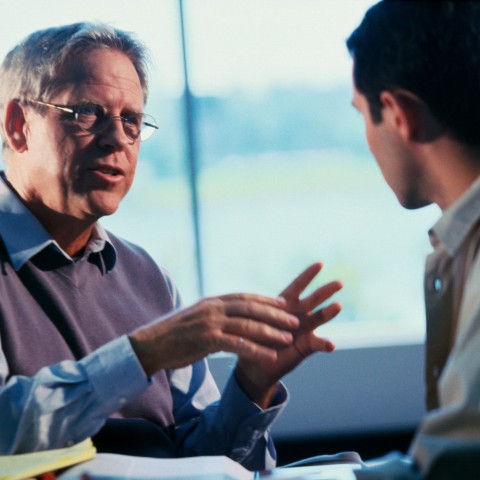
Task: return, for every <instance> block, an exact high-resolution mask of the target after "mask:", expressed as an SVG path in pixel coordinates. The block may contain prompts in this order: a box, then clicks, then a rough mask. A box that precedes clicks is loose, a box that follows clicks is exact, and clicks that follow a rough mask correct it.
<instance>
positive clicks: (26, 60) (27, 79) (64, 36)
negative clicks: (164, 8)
mask: <svg viewBox="0 0 480 480" xmlns="http://www.w3.org/2000/svg"><path fill="white" fill-rule="evenodd" d="M97 48H105V49H110V50H115V51H119V52H122V53H123V54H125V55H126V56H127V57H128V58H129V59H130V60H131V62H132V64H133V66H134V67H135V69H136V71H137V73H138V76H139V78H140V84H141V86H142V90H143V97H144V102H146V101H147V96H148V52H147V50H146V47H145V46H144V45H143V44H142V43H141V42H140V41H139V40H138V39H136V38H135V37H134V35H133V34H131V33H129V32H125V31H123V30H120V29H117V28H114V27H112V26H110V25H107V24H104V23H93V22H81V23H74V24H71V25H64V26H60V27H52V28H47V29H45V30H39V31H37V32H34V33H32V34H30V35H29V36H28V37H26V38H25V39H24V40H23V41H22V42H20V43H19V44H18V45H17V46H15V47H14V48H13V49H12V50H11V51H10V52H9V53H8V54H7V56H6V57H5V59H4V61H3V63H2V65H1V66H0V132H1V135H2V139H3V143H4V147H5V145H6V142H5V136H4V129H3V127H4V125H3V122H4V118H5V107H6V105H7V104H8V102H9V101H10V100H12V99H16V100H19V101H21V102H23V101H25V100H26V99H29V98H33V99H35V100H42V101H49V99H50V97H51V96H52V95H53V94H54V93H55V92H57V91H58V90H59V89H61V87H62V84H64V82H65V80H66V78H67V75H68V73H69V68H70V67H71V66H72V65H73V64H74V63H75V62H76V61H77V60H78V58H79V56H81V55H85V54H86V53H88V51H89V50H93V49H97Z"/></svg>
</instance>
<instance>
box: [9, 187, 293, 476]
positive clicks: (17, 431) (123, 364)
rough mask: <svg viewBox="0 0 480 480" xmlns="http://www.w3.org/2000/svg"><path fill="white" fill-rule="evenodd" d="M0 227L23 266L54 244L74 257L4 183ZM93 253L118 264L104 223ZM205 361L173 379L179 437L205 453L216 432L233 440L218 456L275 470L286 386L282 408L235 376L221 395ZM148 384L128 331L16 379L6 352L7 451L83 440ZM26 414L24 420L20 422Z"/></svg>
mask: <svg viewBox="0 0 480 480" xmlns="http://www.w3.org/2000/svg"><path fill="white" fill-rule="evenodd" d="M13 214H14V215H13ZM0 225H1V236H2V239H3V241H4V244H5V247H6V249H7V252H8V255H9V257H10V259H11V262H12V265H13V267H14V268H15V269H16V270H18V269H20V268H21V267H22V265H24V264H25V263H26V262H28V261H29V260H30V259H31V258H32V257H33V256H35V255H36V254H38V253H39V252H40V251H42V250H43V249H45V248H55V249H57V250H58V251H59V252H61V253H62V255H64V257H65V258H66V260H68V261H70V262H72V263H73V262H74V261H75V259H71V258H70V257H69V256H68V255H67V254H66V253H65V252H63V251H62V249H61V248H60V247H59V245H58V244H57V243H56V242H55V241H54V240H53V239H52V238H51V237H50V236H49V234H48V233H47V232H46V231H45V229H44V228H43V226H42V225H41V224H40V223H39V222H38V221H37V219H36V218H35V217H34V216H33V215H32V214H31V213H30V212H29V210H28V209H27V208H26V207H25V205H24V204H23V203H22V202H21V201H20V199H19V198H18V197H17V196H16V195H15V194H14V193H13V191H12V190H10V188H8V187H7V185H6V184H5V183H4V182H3V181H0ZM92 252H97V253H99V254H100V255H101V257H102V259H103V263H104V266H105V271H109V270H111V269H113V268H115V262H116V255H115V248H114V247H113V245H112V243H111V242H110V240H109V238H108V234H107V233H106V232H105V231H104V230H103V228H102V227H101V226H100V225H99V224H97V225H96V228H95V230H94V234H93V236H92V239H91V241H90V242H89V244H88V246H87V249H86V251H85V255H89V254H90V253H92ZM172 297H173V303H174V305H175V307H176V308H178V307H180V299H179V296H178V295H177V294H176V290H175V289H174V287H173V286H172ZM0 301H1V299H0ZM19 320H20V319H19ZM0 341H1V342H6V341H8V339H1V338H0ZM200 363H201V362H200ZM200 363H199V365H200ZM203 364H204V366H203V367H202V368H196V367H195V366H191V367H187V368H183V369H177V370H174V371H172V372H171V374H170V376H169V378H170V382H171V388H172V391H173V392H177V393H176V394H174V395H173V398H174V402H175V400H176V399H177V398H178V399H179V400H178V401H180V400H181V408H180V406H178V405H177V406H175V404H174V410H175V409H176V410H178V412H177V413H176V420H177V422H178V425H176V430H177V437H178V438H180V439H182V444H183V445H184V448H185V452H186V454H192V455H194V454H196V452H198V451H201V448H200V447H201V446H202V445H204V444H207V443H208V442H207V437H210V436H215V437H216V440H215V442H214V443H216V444H217V445H222V443H223V444H224V445H229V447H228V448H229V450H230V451H229V452H228V453H227V452H222V453H220V452H219V454H229V455H230V456H231V457H232V458H234V459H236V460H237V461H239V462H244V463H245V462H247V466H248V467H251V468H252V469H253V468H256V469H263V468H270V467H272V466H273V465H274V463H275V453H274V449H273V446H272V443H271V438H270V436H269V434H268V427H269V425H270V424H271V423H272V422H273V420H274V419H275V418H276V416H277V415H278V414H279V413H280V411H281V410H282V408H283V406H284V405H285V402H286V396H287V394H286V391H285V389H284V388H283V386H280V387H279V390H278V392H277V396H276V398H275V402H276V403H275V405H274V406H273V407H271V408H270V409H267V410H265V411H262V410H261V409H260V408H259V407H258V406H256V405H255V404H253V403H252V402H251V401H250V400H249V399H248V398H247V397H246V396H245V394H244V393H243V391H242V390H241V388H240V387H239V385H238V384H237V383H236V381H235V379H234V377H233V376H232V377H231V378H230V379H229V381H228V382H227V385H226V387H225V390H224V392H223V394H222V397H221V400H220V396H219V392H218V389H217V387H216V385H215V382H214V381H213V379H212V377H211V375H210V372H209V371H208V367H206V361H205V362H203ZM7 379H8V381H7ZM149 385H150V381H149V379H148V378H147V377H146V375H145V373H144V371H143V369H142V367H141V365H140V363H139V362H138V359H137V357H136V355H135V353H134V352H133V349H132V347H131V344H130V341H129V340H128V337H127V336H121V337H119V338H117V339H115V340H113V341H111V342H109V343H107V344H106V345H104V346H103V347H101V348H99V349H97V350H95V351H93V352H92V353H90V354H89V355H87V356H85V357H84V358H82V359H81V360H80V361H71V360H68V361H64V362H61V363H60V364H56V365H53V366H47V367H44V368H42V369H41V370H40V371H39V372H38V374H36V375H34V376H32V377H24V376H12V377H10V376H9V367H8V362H7V359H6V357H5V353H4V351H3V350H1V349H0V412H1V413H0V451H1V452H2V453H14V452H18V451H34V450H39V449H45V448H59V447H62V446H67V445H70V444H73V443H76V442H78V441H80V440H82V439H83V438H85V435H86V432H87V435H91V434H92V433H91V432H93V433H95V432H96V431H97V430H98V429H99V428H100V427H101V426H102V424H103V422H104V421H105V419H106V418H107V417H109V416H110V415H111V414H113V413H114V412H116V411H117V410H118V409H119V408H121V407H122V406H125V405H126V404H128V403H129V402H130V401H132V400H133V399H135V398H136V397H137V396H139V395H140V394H142V393H143V392H144V391H145V390H146V389H147V388H148V386H149ZM86 405H89V406H90V407H89V409H88V412H90V413H87V412H86V410H85V406H86ZM19 412H21V413H20V418H21V421H16V420H17V419H18V418H19ZM195 416H197V417H198V416H201V417H202V418H203V420H202V422H200V428H197V429H196V431H195V432H192V423H191V420H192V418H194V417H195ZM182 419H183V420H182ZM32 425H36V426H38V432H39V434H38V435H32V432H31V428H32ZM185 452H184V454H185ZM248 462H251V463H248Z"/></svg>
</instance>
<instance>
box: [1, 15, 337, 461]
mask: <svg viewBox="0 0 480 480" xmlns="http://www.w3.org/2000/svg"><path fill="white" fill-rule="evenodd" d="M145 72H146V68H145V52H144V49H143V47H142V46H141V45H140V44H139V43H138V42H137V41H136V40H135V39H134V38H132V36H131V35H127V34H126V33H124V32H122V31H119V30H115V29H112V28H110V27H107V26H105V25H98V24H88V23H79V24H74V25H68V26H62V27H57V28H51V29H47V30H43V31H39V32H36V33H33V34H32V35H30V36H29V37H28V38H26V39H25V40H24V41H23V42H22V43H20V44H19V45H17V46H16V47H15V48H14V49H13V50H12V51H11V52H10V53H9V54H8V55H7V57H6V59H5V61H4V62H3V64H2V67H1V71H0V121H1V133H2V136H3V153H4V160H5V164H6V172H5V173H4V174H2V180H1V181H0V263H1V270H0V272H1V273H0V337H1V350H0V453H20V452H28V451H35V450H40V449H47V448H56V447H62V446H65V445H69V444H72V443H75V442H78V441H80V440H82V439H84V438H86V437H88V436H95V438H94V441H95V444H96V445H97V447H98V449H99V450H100V451H114V452H123V453H132V454H138V455H150V456H159V457H173V456H185V455H209V454H223V455H229V456H230V457H232V458H233V459H235V460H237V461H239V462H241V463H243V464H244V465H245V466H246V467H248V468H251V469H261V468H266V467H269V466H272V465H273V464H274V459H275V451H274V448H273V445H272V442H271V439H270V437H269V435H268V427H269V425H270V424H271V422H272V421H273V419H274V418H275V417H276V416H277V415H278V413H279V411H280V410H281V409H282V407H283V405H284V403H285V401H286V396H287V394H286V391H285V389H284V387H283V386H282V385H281V383H279V380H280V378H281V377H282V376H283V375H284V374H285V373H287V372H289V371H290V370H292V369H293V368H295V367H296V366H297V365H298V364H299V363H300V362H301V361H302V360H303V359H304V358H305V357H306V356H308V355H310V354H311V353H313V352H316V351H331V350H333V348H334V346H333V344H332V343H331V342H329V341H328V340H325V339H322V338H319V337H317V336H315V335H314V332H313V331H314V329H315V328H316V327H318V326H319V325H321V324H322V323H325V322H327V321H329V320H330V319H332V318H333V317H334V316H336V314H337V313H338V312H339V310H340V306H339V305H338V304H337V303H332V304H330V305H328V306H326V307H325V308H323V309H320V310H318V311H317V310H316V313H312V311H313V310H314V309H316V308H317V306H318V305H320V304H321V303H323V302H324V301H325V300H327V299H328V298H329V297H331V295H332V294H333V293H334V292H336V291H337V290H338V289H339V288H341V285H340V283H339V282H332V283H329V284H327V285H325V286H322V287H320V288H319V289H317V290H315V291H314V292H313V293H311V294H310V295H309V296H307V297H306V298H305V299H303V300H300V299H299V295H300V294H301V293H302V291H303V290H304V289H305V287H306V286H307V285H308V284H309V283H310V281H311V280H312V278H313V277H314V276H315V275H316V274H317V273H318V272H319V270H320V268H321V265H320V264H314V265H312V266H311V267H310V268H309V269H307V270H306V271H305V272H304V273H303V274H302V275H300V276H299V277H298V278H297V279H296V280H295V281H294V282H293V283H292V284H291V285H290V286H289V287H287V289H286V290H285V291H284V292H283V294H282V297H281V298H269V297H264V296H260V295H253V294H232V295H225V296H221V297H218V298H209V299H204V300H201V301H199V302H198V303H196V304H195V305H193V306H192V307H190V308H186V309H181V308H180V307H181V305H180V300H179V296H178V293H177V291H176V289H175V287H174V285H173V283H172V280H171V279H170V277H169V276H168V275H167V274H166V273H165V271H163V270H162V269H161V268H159V267H158V266H157V265H155V263H154V262H153V261H152V259H151V258H150V257H149V256H148V254H147V253H146V252H144V251H143V250H142V249H141V248H139V247H138V246H135V245H132V244H130V243H128V242H126V241H124V240H121V239H119V238H117V237H116V236H115V235H113V234H112V233H110V232H108V233H107V232H106V231H105V230H104V229H103V228H102V227H101V225H100V224H99V223H98V220H99V219H100V218H101V217H102V216H104V215H110V214H112V213H114V212H115V210H116V209H117V207H118V205H119V203H120V202H121V200H122V199H123V197H124V196H125V195H126V194H127V192H128V190H129V188H130V186H131V184H132V182H133V179H134V174H135V168H136V165H137V158H138V152H139V148H140V141H141V140H142V139H145V138H147V137H148V136H149V135H150V134H151V133H153V131H154V130H155V129H156V128H157V127H156V125H155V121H154V119H153V118H151V117H149V116H148V115H146V114H144V113H143V108H144V105H145V102H146V99H147V92H148V88H147V78H146V73H145ZM221 350H224V351H229V352H233V353H236V354H237V355H238V362H237V365H236V368H235V370H234V372H233V374H232V377H231V378H230V379H229V381H228V383H227V385H226V387H225V390H224V392H223V394H222V396H221V398H220V395H219V393H218V390H217V388H216V386H215V384H214V382H213V380H212V378H211V375H210V373H209V371H208V367H207V363H206V361H205V356H206V355H208V354H209V353H212V352H217V351H221Z"/></svg>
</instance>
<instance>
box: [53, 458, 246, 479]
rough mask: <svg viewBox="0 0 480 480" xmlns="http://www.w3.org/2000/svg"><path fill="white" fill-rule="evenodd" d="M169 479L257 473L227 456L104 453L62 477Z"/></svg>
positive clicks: (240, 477) (222, 476)
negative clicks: (151, 456)
mask: <svg viewBox="0 0 480 480" xmlns="http://www.w3.org/2000/svg"><path fill="white" fill-rule="evenodd" d="M84 474H87V475H88V476H89V477H90V478H92V480H107V479H109V480H110V479H112V480H113V479H122V480H143V479H153V478H155V479H162V480H164V479H167V480H194V479H202V480H204V479H205V480H253V478H254V473H253V472H250V471H249V470H247V469H246V468H244V467H242V465H240V464H239V463H237V462H234V461H233V460H231V459H230V458H228V457H224V456H208V457H207V456H206V457H187V458H146V457H131V456H128V455H118V454H113V453H100V454H97V455H96V457H95V458H93V459H92V460H89V461H88V462H85V463H82V464H80V465H76V466H75V467H73V468H70V469H68V470H67V471H66V472H64V473H63V474H62V475H60V476H59V477H58V479H59V480H82V478H85V477H83V475H84Z"/></svg>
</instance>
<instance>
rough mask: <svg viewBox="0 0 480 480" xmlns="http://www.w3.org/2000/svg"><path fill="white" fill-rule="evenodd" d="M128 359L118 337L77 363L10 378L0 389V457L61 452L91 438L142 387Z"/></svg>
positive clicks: (136, 369)
mask: <svg viewBox="0 0 480 480" xmlns="http://www.w3.org/2000/svg"><path fill="white" fill-rule="evenodd" d="M132 355H133V352H132V350H131V348H130V346H129V343H128V339H127V338H126V337H122V338H120V339H118V340H115V341H114V342H111V343H109V344H107V345H106V346H104V347H102V348H101V349H99V350H97V351H96V352H94V353H92V354H90V355H88V356H87V357H85V358H84V359H82V360H81V361H79V362H73V361H66V362H62V363H60V364H56V365H53V366H50V367H45V368H43V369H41V370H40V371H39V372H38V374H36V375H35V376H32V377H23V376H14V377H11V378H10V380H9V381H8V382H7V383H6V384H5V385H2V386H1V387H0V412H1V418H0V454H12V453H23V452H31V451H37V450H43V449H50V448H62V447H65V446H68V445H71V444H73V443H76V442H78V441H81V440H83V439H84V438H86V437H89V436H91V435H93V434H95V433H96V432H97V431H98V430H99V429H100V428H101V427H102V425H103V423H104V421H105V419H106V418H107V417H108V416H109V415H111V414H112V413H113V412H115V411H117V410H118V409H119V408H121V407H122V406H123V405H124V404H126V403H128V402H129V401H131V400H132V399H133V398H135V397H136V396H138V395H139V394H140V393H141V392H142V391H143V390H144V389H145V388H146V387H147V385H148V382H147V380H146V378H145V376H144V374H143V372H142V370H141V367H140V366H139V365H138V362H137V361H136V359H135V358H134V357H133V356H132ZM119 358H122V361H121V362H119V361H118V359H119ZM115 359H116V361H115ZM125 363H128V368H125ZM135 365H137V366H136V367H135Z"/></svg>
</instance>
